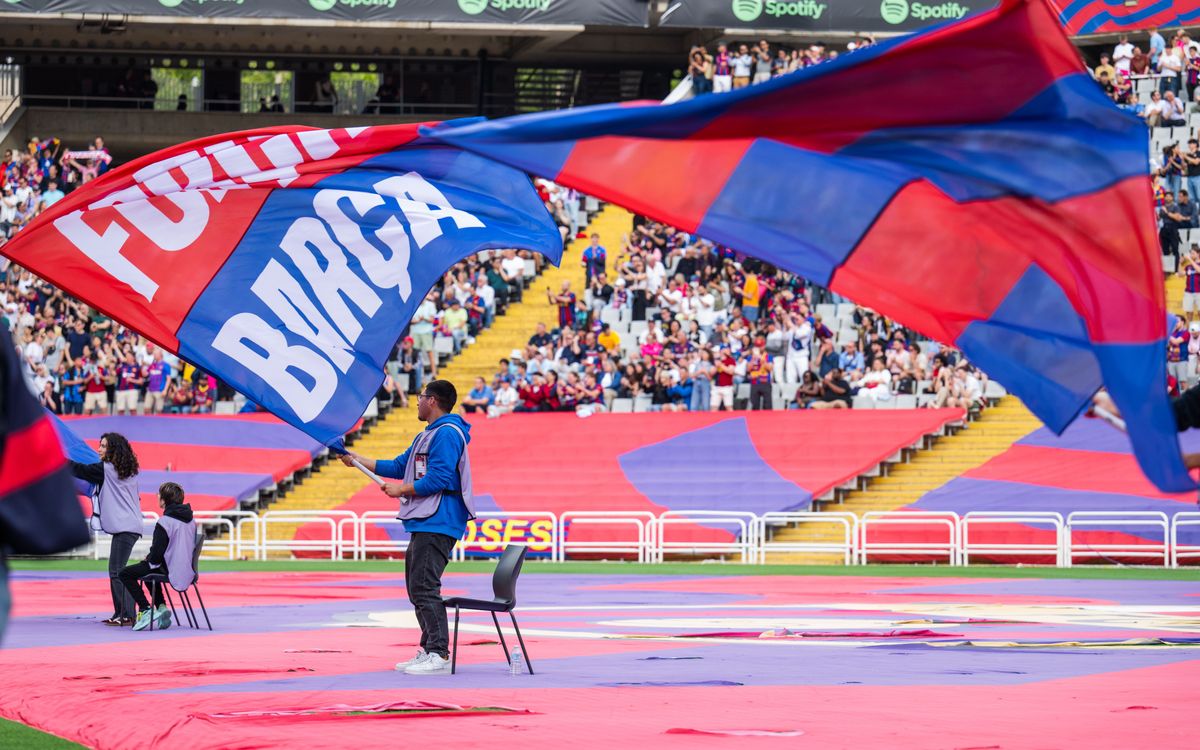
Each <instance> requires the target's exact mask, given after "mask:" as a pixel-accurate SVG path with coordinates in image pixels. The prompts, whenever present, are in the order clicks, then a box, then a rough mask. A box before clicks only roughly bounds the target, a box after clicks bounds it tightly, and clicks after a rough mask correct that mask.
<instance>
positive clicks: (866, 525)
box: [858, 510, 959, 565]
mask: <svg viewBox="0 0 1200 750" xmlns="http://www.w3.org/2000/svg"><path fill="white" fill-rule="evenodd" d="M958 522H959V517H958V514H957V513H954V512H952V511H917V510H913V511H908V510H905V511H883V510H873V511H869V512H867V513H864V514H863V515H862V518H860V519H859V522H858V562H859V564H860V565H866V564H867V558H868V557H869V556H870V555H872V554H877V555H914V554H923V555H929V556H932V557H945V558H946V560H947V561H948V562H949V564H950V565H957V564H958ZM879 526H938V527H945V529H946V532H947V539H946V541H945V542H941V541H933V542H930V541H918V542H893V541H887V542H870V541H868V540H867V533H868V531H869V530H870V529H871V528H873V527H879Z"/></svg>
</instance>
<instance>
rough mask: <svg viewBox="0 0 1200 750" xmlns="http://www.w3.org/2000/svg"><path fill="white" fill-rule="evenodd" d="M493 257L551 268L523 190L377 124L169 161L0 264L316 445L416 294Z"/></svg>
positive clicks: (257, 135)
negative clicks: (221, 384) (179, 360)
mask: <svg viewBox="0 0 1200 750" xmlns="http://www.w3.org/2000/svg"><path fill="white" fill-rule="evenodd" d="M492 248H521V249H528V250H534V251H537V252H540V253H543V254H544V255H546V256H547V257H548V258H549V259H550V260H551V261H552V262H554V263H558V262H559V260H560V258H561V255H562V240H561V237H560V235H559V232H558V230H557V228H556V227H555V225H554V223H553V222H552V221H551V218H550V216H549V214H548V213H547V211H546V209H545V206H544V205H543V204H542V202H541V200H540V199H539V198H538V196H537V193H536V192H535V191H534V189H533V186H532V184H531V183H530V181H529V178H528V177H527V176H526V175H525V174H523V173H522V172H520V171H518V170H515V169H512V168H509V167H505V166H502V165H500V164H497V163H495V162H492V161H490V160H488V159H486V158H483V157H480V156H476V155H474V154H470V153H467V152H464V151H460V150H459V149H456V148H453V147H448V146H445V145H440V144H437V143H434V142H431V141H429V140H426V139H423V138H420V137H419V136H418V134H417V126H416V125H385V126H378V127H366V128H339V129H334V130H317V129H310V128H303V127H281V128H269V129H262V130H253V131H246V132H242V133H231V134H225V135H219V136H212V137H209V138H204V139H200V140H197V141H191V142H188V143H184V144H181V145H179V146H174V147H172V148H169V149H165V150H163V151H159V152H157V153H154V154H150V155H149V156H145V157H143V158H141V159H138V160H136V161H134V162H132V163H130V164H128V165H125V166H123V167H121V168H118V169H115V170H113V171H111V172H109V173H108V174H106V175H105V176H104V177H103V178H101V179H99V180H96V181H94V182H91V183H88V184H87V185H84V186H83V187H81V188H79V189H77V190H76V191H75V192H73V193H71V195H70V196H68V197H67V198H66V199H64V200H62V201H60V202H58V203H57V204H55V205H54V206H53V207H51V208H50V209H48V210H47V211H46V212H45V213H43V214H42V215H41V216H40V217H39V218H38V220H37V221H35V222H34V223H33V224H32V225H30V227H29V228H28V229H26V230H25V231H23V232H21V233H20V234H19V235H18V236H17V237H16V238H14V239H13V240H12V241H11V242H9V243H8V244H7V245H5V246H3V247H2V248H0V253H3V254H4V255H7V256H8V257H9V258H12V259H13V260H14V261H15V262H17V263H19V264H21V265H23V266H25V267H27V268H29V269H30V270H32V271H33V272H34V273H36V274H38V275H39V276H41V277H43V278H45V279H47V280H49V281H50V282H51V283H53V284H56V285H58V286H59V287H61V288H63V289H64V290H66V291H67V292H69V293H70V294H72V295H74V296H76V297H78V298H80V299H82V300H84V301H85V302H88V303H89V304H92V305H94V306H95V307H97V308H98V309H100V310H101V311H103V312H104V313H106V314H107V315H109V316H111V317H112V318H114V319H115V320H117V321H119V322H121V323H123V324H125V325H127V326H129V327H130V328H132V329H134V330H135V331H138V332H139V333H142V334H143V335H145V336H147V337H148V338H150V339H151V340H153V341H154V342H156V343H158V344H159V345H161V346H163V347H165V348H167V349H169V350H171V351H174V352H177V353H178V354H179V355H180V356H182V357H183V358H185V359H186V360H188V361H190V362H192V363H194V364H196V365H197V366H199V367H201V368H203V369H205V370H207V371H208V372H211V373H213V374H214V375H216V376H217V377H218V378H220V379H222V380H224V381H225V382H227V383H229V384H230V385H231V386H233V387H234V388H235V389H237V390H238V391H240V392H241V393H243V394H245V395H246V396H247V397H248V398H250V399H252V400H253V401H255V402H257V403H259V404H262V405H263V406H264V407H265V408H267V409H268V410H270V411H271V412H273V413H275V414H277V415H278V416H280V417H281V418H283V419H285V420H287V421H288V422H290V423H291V424H293V425H295V426H296V427H298V428H300V429H301V430H303V431H305V432H307V433H308V434H309V435H312V436H313V437H315V438H316V439H318V440H321V441H322V442H328V441H330V440H332V439H334V438H336V437H340V436H341V435H342V433H343V432H344V431H345V430H346V429H348V428H349V427H350V426H351V425H353V424H354V422H355V420H357V419H358V417H359V416H361V415H362V413H363V410H364V408H365V407H366V405H367V403H368V402H369V401H370V399H371V398H372V397H373V396H374V394H375V392H376V390H377V389H378V387H379V384H380V383H381V382H382V379H383V365H384V362H385V361H386V358H387V356H388V354H389V353H390V351H391V349H392V346H393V344H394V343H395V341H396V339H397V338H398V337H399V335H400V333H401V331H402V330H403V329H404V327H405V326H406V325H407V324H408V322H409V320H410V319H411V318H412V314H413V312H414V311H415V309H416V307H417V305H418V304H420V302H421V299H422V298H423V296H424V295H425V293H426V291H427V290H428V289H430V288H431V287H432V286H433V284H434V282H435V281H437V279H438V278H439V277H440V276H441V275H442V274H443V273H444V272H445V271H446V269H448V268H449V267H450V266H452V265H453V264H454V263H456V262H458V261H460V260H462V259H463V258H465V257H467V256H469V255H471V254H473V253H476V252H479V251H482V250H486V249H492Z"/></svg>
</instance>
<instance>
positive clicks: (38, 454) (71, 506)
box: [0, 333, 91, 555]
mask: <svg viewBox="0 0 1200 750" xmlns="http://www.w3.org/2000/svg"><path fill="white" fill-rule="evenodd" d="M90 538H91V536H90V534H89V533H88V527H87V523H86V522H85V521H84V519H83V511H82V510H80V507H79V500H78V499H77V497H76V495H75V489H74V487H73V486H72V484H71V475H70V474H69V473H68V472H67V470H66V459H65V458H63V452H62V448H61V447H60V446H59V439H58V436H57V435H56V434H55V432H54V424H53V422H52V421H51V420H50V417H49V416H48V415H47V414H46V412H45V411H44V410H43V409H42V407H40V406H38V403H37V401H36V400H35V399H34V398H33V394H31V393H30V392H29V390H28V387H27V386H26V385H25V379H24V378H23V377H22V376H21V370H20V366H19V365H18V363H17V357H16V355H15V354H14V353H13V347H12V343H11V341H10V339H9V338H8V334H7V333H4V334H0V548H4V547H7V548H8V549H11V550H13V551H16V552H19V553H22V554H27V555H48V554H51V553H54V552H65V551H67V550H70V549H74V548H76V547H80V546H82V545H84V544H87V543H88V541H89V539H90Z"/></svg>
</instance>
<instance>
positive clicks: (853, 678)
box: [158, 642, 1196, 694]
mask: <svg viewBox="0 0 1200 750" xmlns="http://www.w3.org/2000/svg"><path fill="white" fill-rule="evenodd" d="M910 645H912V644H903V645H890V644H889V645H888V646H886V647H879V648H845V647H842V646H819V645H818V646H814V645H808V644H806V645H804V646H799V645H797V646H794V647H790V646H778V647H767V646H764V645H762V644H758V643H754V644H739V643H729V642H723V643H719V644H708V645H705V646H699V647H697V648H694V649H693V648H687V649H679V648H675V649H671V650H670V651H664V652H663V654H664V655H670V656H684V655H693V656H702V657H703V658H701V659H677V660H671V661H660V662H646V661H644V660H642V659H643V657H645V656H646V655H647V654H646V652H645V651H633V652H628V653H608V654H602V655H594V656H572V657H566V658H558V659H552V658H542V659H539V658H538V656H537V654H536V652H533V653H531V656H532V658H533V659H534V660H535V662H536V664H537V669H538V673H537V675H535V676H532V677H528V679H526V676H521V677H518V678H514V677H512V676H511V675H509V674H508V670H507V669H506V668H505V665H504V662H503V657H502V656H501V655H500V654H499V653H496V654H495V659H491V658H487V660H485V661H479V662H475V661H467V662H465V663H464V662H461V661H460V662H459V664H458V672H459V676H458V678H457V679H455V680H446V681H444V682H440V683H439V685H438V686H439V687H441V688H446V689H450V690H453V689H456V688H467V689H480V688H489V689H506V690H512V689H521V688H529V689H539V688H587V687H596V686H603V685H606V684H612V683H615V682H626V681H628V680H629V677H630V675H637V676H638V677H640V678H644V681H654V682H659V681H671V682H676V683H680V682H693V683H696V682H704V681H709V680H719V681H723V682H725V681H735V682H740V683H743V684H744V685H748V686H770V685H807V686H833V685H841V684H846V683H858V684H863V685H962V686H970V685H1021V684H1026V683H1030V682H1040V681H1042V680H1056V679H1062V678H1066V677H1078V676H1083V675H1089V674H1102V673H1107V672H1118V671H1122V670H1126V669H1140V668H1143V667H1150V666H1157V665H1160V664H1172V663H1176V662H1183V661H1192V660H1195V659H1196V654H1195V653H1194V652H1192V651H1191V649H1182V648H1161V649H1132V650H1116V649H1114V650H1106V651H1098V650H1088V649H1068V648H1064V649H1058V648H1042V649H1028V650H1020V651H1017V650H1016V649H1005V648H936V647H930V648H917V649H910V648H908V646H910ZM789 648H792V649H795V650H791V651H788V652H787V655H786V656H784V655H783V654H784V652H783V651H781V650H780V649H789ZM496 650H497V652H498V651H499V649H496ZM472 653H475V652H474V651H473V652H472ZM480 653H481V655H482V654H486V653H490V652H480ZM789 664H793V665H799V666H797V667H796V668H791V667H789V666H788V665H789ZM649 665H654V666H653V667H651V666H649ZM427 683H428V680H425V679H424V678H420V677H410V676H408V675H403V674H397V673H396V672H395V671H393V670H390V669H389V670H374V671H370V672H359V673H353V674H340V675H321V674H313V675H302V676H298V677H285V678H281V679H271V680H255V681H250V682H233V683H226V684H224V685H204V686H200V687H191V688H179V689H175V690H164V691H158V692H161V693H173V694H181V693H259V692H267V693H277V692H319V693H324V692H329V691H335V692H336V691H350V690H401V689H406V688H415V687H417V686H419V685H427Z"/></svg>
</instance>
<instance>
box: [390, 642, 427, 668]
mask: <svg viewBox="0 0 1200 750" xmlns="http://www.w3.org/2000/svg"><path fill="white" fill-rule="evenodd" d="M428 656H429V654H427V653H425V649H423V648H419V649H417V654H416V656H414V657H413V658H411V659H409V660H408V661H402V662H400V663H399V664H397V665H396V671H397V672H403V671H404V670H406V669H408V668H409V667H411V666H412V665H414V664H419V663H421V662H423V661H425V659H426V658H428Z"/></svg>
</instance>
